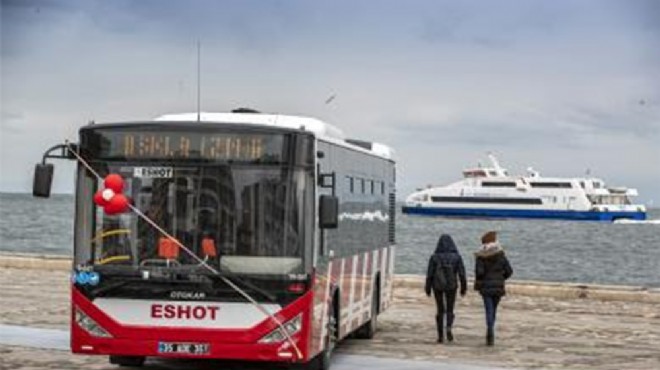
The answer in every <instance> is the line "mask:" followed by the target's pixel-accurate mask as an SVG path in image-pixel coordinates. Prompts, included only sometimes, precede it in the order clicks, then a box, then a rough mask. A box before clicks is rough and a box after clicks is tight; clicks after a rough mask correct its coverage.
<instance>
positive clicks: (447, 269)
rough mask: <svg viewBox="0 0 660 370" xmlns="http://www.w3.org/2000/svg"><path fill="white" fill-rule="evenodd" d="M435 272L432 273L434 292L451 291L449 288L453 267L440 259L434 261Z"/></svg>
mask: <svg viewBox="0 0 660 370" xmlns="http://www.w3.org/2000/svg"><path fill="white" fill-rule="evenodd" d="M435 262H436V263H435V271H434V272H433V288H434V289H436V290H445V289H453V288H454V287H450V286H449V282H450V281H452V280H453V279H452V277H453V275H454V274H455V273H454V266H452V265H451V264H450V263H447V262H445V261H443V260H442V259H441V258H437V257H436V260H435Z"/></svg>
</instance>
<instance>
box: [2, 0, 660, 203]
mask: <svg viewBox="0 0 660 370" xmlns="http://www.w3.org/2000/svg"><path fill="white" fill-rule="evenodd" d="M25 4H28V6H26V5H25ZM49 4H55V5H53V6H52V7H51V6H49ZM637 4H638V3H634V4H633V3H619V2H609V1H605V2H602V1H598V2H579V3H575V2H562V1H559V2H543V3H534V4H526V3H521V2H519V1H511V2H508V1H502V2H499V3H498V6H497V7H485V6H484V4H483V2H450V1H447V2H438V1H411V2H405V3H402V2H397V1H383V2H379V3H378V6H374V4H373V3H371V2H349V1H332V2H306V1H269V2H257V1H254V2H252V1H247V2H243V1H223V2H217V1H210V0H197V1H191V2H182V1H155V0H142V1H128V0H120V1H97V0H90V1H82V0H76V1H58V2H50V1H43V2H23V1H20V2H17V1H9V2H7V1H3V3H2V38H3V39H2V41H3V42H2V52H1V55H2V80H3V84H2V89H3V94H2V105H3V125H2V134H3V135H2V136H3V142H2V148H0V150H1V151H2V152H1V153H2V156H1V157H2V158H0V161H2V167H3V171H4V170H5V169H7V170H9V171H11V172H12V173H14V174H16V176H12V178H8V177H7V176H3V177H2V179H0V189H9V188H11V189H13V190H16V189H19V188H20V189H23V188H24V187H25V186H24V184H28V183H29V179H28V178H29V176H30V171H28V170H26V168H31V166H32V165H33V162H34V158H40V156H41V154H42V151H43V150H44V149H45V147H47V146H48V145H51V144H53V141H59V140H62V139H63V138H70V139H75V137H76V130H77V127H79V126H81V125H83V124H85V123H86V122H87V121H88V120H90V119H95V120H96V121H103V122H107V121H123V120H133V119H150V118H152V117H154V116H157V115H159V114H162V113H171V112H177V111H190V110H193V109H194V108H195V106H196V104H195V92H196V89H195V85H196V73H195V71H196V53H195V51H196V50H195V43H196V41H197V40H201V41H202V107H203V109H205V110H208V111H219V110H225V111H226V110H229V109H231V108H234V107H237V106H243V105H246V106H251V107H254V108H257V109H260V110H262V111H268V112H280V113H294V114H300V115H310V116H315V117H319V118H322V119H324V120H327V121H329V122H332V123H335V124H337V125H338V126H340V127H341V128H342V129H343V130H344V131H346V133H347V135H348V136H351V137H358V138H363V139H374V140H377V141H382V142H385V143H388V144H391V145H393V146H394V147H395V149H397V152H399V153H400V154H401V157H400V167H401V168H402V169H403V170H402V172H401V173H403V174H405V176H402V177H401V179H400V181H401V184H402V186H403V184H406V185H405V186H406V187H408V188H410V187H413V186H419V185H420V183H424V182H426V181H429V178H430V176H431V174H430V172H431V171H429V169H428V161H429V158H432V159H433V160H437V161H438V164H437V165H435V166H436V168H437V170H435V169H434V171H433V172H434V173H435V175H434V177H433V178H434V179H435V178H437V177H441V176H445V175H446V176H448V178H447V180H450V179H451V178H453V177H454V176H455V175H456V174H457V173H458V171H459V170H460V168H461V167H462V166H463V165H465V164H466V162H467V163H470V162H471V161H472V159H473V158H474V156H476V155H479V154H481V153H483V152H485V151H487V150H499V151H501V152H503V153H504V152H506V153H507V156H509V158H511V159H520V158H525V159H528V158H529V160H530V162H533V163H540V164H542V165H543V166H544V167H547V168H550V169H552V170H556V172H557V173H559V174H561V173H564V171H561V169H562V168H567V169H571V170H572V169H573V167H582V166H583V165H582V164H579V166H578V164H575V163H577V162H592V163H596V164H598V163H605V162H606V164H603V166H611V168H608V170H610V171H611V173H612V174H613V175H617V176H618V175H621V176H622V180H621V181H622V182H624V183H625V182H628V180H629V179H630V180H634V181H636V182H640V183H645V184H652V183H654V182H655V183H657V182H658V181H660V178H659V176H660V174H658V173H654V172H652V171H646V170H644V169H638V168H639V160H638V158H640V157H653V156H654V155H656V156H658V155H660V153H658V146H657V144H655V143H656V142H657V141H658V134H657V122H658V121H659V118H660V111H659V110H658V106H659V105H658V104H660V99H659V97H660V87H659V86H660V59H659V58H657V56H656V55H655V54H656V53H657V52H656V51H653V50H655V49H658V50H660V48H655V47H654V46H656V44H657V32H660V31H655V28H651V26H650V25H654V24H656V23H657V22H655V16H653V15H651V14H644V13H645V12H646V13H648V10H649V9H651V8H648V7H655V6H656V5H654V4H653V2H649V3H644V4H646V5H637ZM645 6H646V8H645ZM35 9H39V10H38V11H35ZM652 9H655V8H652ZM642 19H647V20H645V21H644V22H642V21H641V20H642ZM654 32H655V33H654ZM652 36H654V37H655V38H654V37H652ZM332 94H336V99H334V101H333V102H332V103H331V104H324V101H325V100H326V99H327V98H328V97H329V96H330V95H332ZM642 100H643V101H644V103H643V104H640V101H642ZM19 112H20V113H19ZM35 132H38V133H42V132H48V135H40V136H39V137H37V135H34V134H33V133H35ZM31 133H32V134H31ZM10 135H11V140H9V139H5V138H6V137H9V136H10ZM613 145H614V146H618V147H619V148H620V149H621V150H622V151H624V152H625V155H619V156H617V157H614V156H613V154H612V150H611V146H613ZM608 146H609V148H608ZM585 149H587V150H585ZM557 152H561V153H568V154H566V155H563V154H562V155H556V154H555V153H557ZM576 156H580V158H576ZM599 161H600V162H599ZM574 162H575V163H574ZM611 163H616V166H615V165H614V164H611ZM610 164H611V165H610ZM590 166H591V167H594V168H595V167H596V166H593V165H590ZM59 179H60V180H56V181H60V183H59V185H57V186H60V189H70V188H71V181H70V179H69V180H67V179H66V178H65V177H59ZM442 179H445V178H444V177H442ZM632 185H634V184H632ZM405 191H406V190H402V192H405ZM650 191H651V192H653V191H656V192H657V190H653V189H652V190H650ZM655 198H658V199H660V195H656V196H655Z"/></svg>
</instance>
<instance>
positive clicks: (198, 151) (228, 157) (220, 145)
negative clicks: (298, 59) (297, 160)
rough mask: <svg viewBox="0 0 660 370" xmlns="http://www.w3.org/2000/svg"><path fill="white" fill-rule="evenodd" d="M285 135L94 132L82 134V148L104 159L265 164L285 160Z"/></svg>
mask: <svg viewBox="0 0 660 370" xmlns="http://www.w3.org/2000/svg"><path fill="white" fill-rule="evenodd" d="M284 139H285V137H284V135H281V134H270V135H269V134H261V133H257V134H255V133H237V132H201V131H198V132H175V131H170V132H168V131H160V132H127V131H123V130H122V131H119V130H93V131H92V132H89V133H87V132H83V133H82V143H83V147H84V148H86V149H88V150H90V151H91V152H92V154H93V155H94V156H98V157H100V158H105V159H127V160H131V159H133V160H139V159H201V160H212V161H248V162H253V161H265V162H279V161H281V160H282V159H283V153H284V146H285V145H284V142H285V140H284Z"/></svg>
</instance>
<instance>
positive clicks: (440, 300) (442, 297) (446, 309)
mask: <svg viewBox="0 0 660 370" xmlns="http://www.w3.org/2000/svg"><path fill="white" fill-rule="evenodd" d="M433 296H434V297H435V306H436V308H437V309H438V314H437V320H438V323H442V321H443V318H444V316H445V314H446V315H447V327H448V328H451V326H452V325H453V324H454V304H455V303H456V289H454V290H449V291H441V290H435V289H434V290H433ZM440 330H442V324H439V327H438V331H440Z"/></svg>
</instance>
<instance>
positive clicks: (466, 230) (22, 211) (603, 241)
mask: <svg viewBox="0 0 660 370" xmlns="http://www.w3.org/2000/svg"><path fill="white" fill-rule="evenodd" d="M396 217H397V218H396V220H397V228H396V242H397V256H396V272H397V273H405V274H425V273H426V268H427V262H428V258H429V256H430V254H431V253H432V252H433V250H434V249H435V244H436V242H437V240H438V237H439V236H440V235H441V234H443V233H445V234H449V235H451V236H452V237H453V238H454V240H455V241H456V244H457V246H458V248H459V250H460V252H461V254H462V255H463V259H464V262H465V266H466V269H467V271H468V275H472V272H473V269H474V258H473V252H474V251H476V250H477V249H478V248H479V246H480V237H481V235H482V234H483V233H485V232H486V231H489V230H496V231H498V233H499V240H500V242H501V244H502V245H503V246H504V248H505V250H506V253H507V256H508V257H509V259H510V261H511V264H512V266H513V269H514V277H515V278H516V279H526V280H528V279H532V280H546V281H563V282H580V283H598V284H626V285H642V286H648V287H660V224H659V222H660V221H658V220H660V210H659V209H653V210H650V211H649V213H648V219H649V221H648V222H630V223H627V222H624V223H608V222H593V221H555V220H519V219H507V220H504V219H448V218H439V217H427V216H408V215H403V214H401V213H400V208H399V212H398V214H397V215H396ZM73 218H74V210H73V197H72V196H71V195H54V196H52V197H51V198H49V199H36V198H33V197H32V196H31V195H29V194H7V193H0V251H3V252H22V253H41V254H58V255H71V253H72V245H73Z"/></svg>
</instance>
